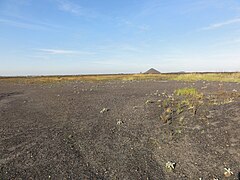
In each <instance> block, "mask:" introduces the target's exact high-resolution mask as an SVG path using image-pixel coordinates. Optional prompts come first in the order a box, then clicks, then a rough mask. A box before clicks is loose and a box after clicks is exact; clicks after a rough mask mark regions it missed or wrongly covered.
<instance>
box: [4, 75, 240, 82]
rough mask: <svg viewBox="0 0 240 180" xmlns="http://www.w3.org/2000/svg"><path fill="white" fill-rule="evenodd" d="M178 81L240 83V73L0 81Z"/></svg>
mask: <svg viewBox="0 0 240 180" xmlns="http://www.w3.org/2000/svg"><path fill="white" fill-rule="evenodd" d="M150 79H155V80H176V81H198V80H204V81H223V82H240V73H206V74H198V73H191V74H121V75H79V76H39V77H2V78H0V81H6V82H19V83H53V82H64V81H109V80H123V81H131V80H150Z"/></svg>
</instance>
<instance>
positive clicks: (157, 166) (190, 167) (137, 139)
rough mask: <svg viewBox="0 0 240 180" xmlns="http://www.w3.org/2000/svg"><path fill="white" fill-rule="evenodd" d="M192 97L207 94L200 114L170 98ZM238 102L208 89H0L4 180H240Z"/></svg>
mask: <svg viewBox="0 0 240 180" xmlns="http://www.w3.org/2000/svg"><path fill="white" fill-rule="evenodd" d="M184 87H195V88H197V89H198V91H199V92H200V93H203V98H202V99H198V98H196V99H195V98H191V102H192V103H193V104H194V107H193V108H192V109H194V111H193V110H192V109H191V108H189V107H187V106H183V107H181V108H182V111H179V112H178V109H177V105H176V102H181V101H183V100H184V99H186V98H189V97H184V96H181V97H178V96H176V95H172V93H173V92H174V90H176V89H179V88H184ZM239 92H240V84H237V83H219V82H211V83H208V82H202V81H199V82H196V83H185V82H176V81H107V82H80V81H76V82H75V81H71V82H62V83H53V84H20V83H10V82H0V179H130V180H133V179H196V180H197V179H199V178H202V179H214V178H218V179H238V178H239V177H238V176H239V172H240V96H239ZM163 102H164V103H165V104H163ZM104 108H106V109H105V110H103V109H104ZM168 108H169V109H168ZM167 109H168V110H167ZM101 111H102V113H100V112H101ZM177 112H178V113H177ZM163 116H164V117H166V119H165V120H163V119H162V118H160V117H163ZM164 117H163V118H164ZM168 161H170V162H173V163H176V166H175V169H173V170H172V171H170V170H168V169H167V168H166V163H167V162H168ZM224 168H231V171H232V172H233V175H232V176H230V177H228V178H227V177H225V176H224V172H225V171H224Z"/></svg>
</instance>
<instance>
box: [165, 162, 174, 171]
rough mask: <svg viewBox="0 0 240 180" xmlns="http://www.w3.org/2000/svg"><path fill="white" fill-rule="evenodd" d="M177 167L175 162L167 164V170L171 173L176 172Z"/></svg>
mask: <svg viewBox="0 0 240 180" xmlns="http://www.w3.org/2000/svg"><path fill="white" fill-rule="evenodd" d="M175 167H176V163H174V162H171V161H168V162H167V163H166V168H167V169H168V170H170V171H172V170H174V169H175Z"/></svg>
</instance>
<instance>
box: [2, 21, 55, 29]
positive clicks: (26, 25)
mask: <svg viewBox="0 0 240 180" xmlns="http://www.w3.org/2000/svg"><path fill="white" fill-rule="evenodd" d="M0 24H4V25H8V26H14V27H18V28H23V29H33V30H49V29H51V28H52V27H50V26H48V25H46V24H36V23H28V22H23V21H16V20H11V19H0Z"/></svg>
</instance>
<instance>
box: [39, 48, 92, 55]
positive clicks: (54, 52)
mask: <svg viewBox="0 0 240 180" xmlns="http://www.w3.org/2000/svg"><path fill="white" fill-rule="evenodd" d="M36 50H37V51H40V52H43V53H46V54H49V55H93V54H95V53H93V52H86V51H73V50H65V49H36Z"/></svg>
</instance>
